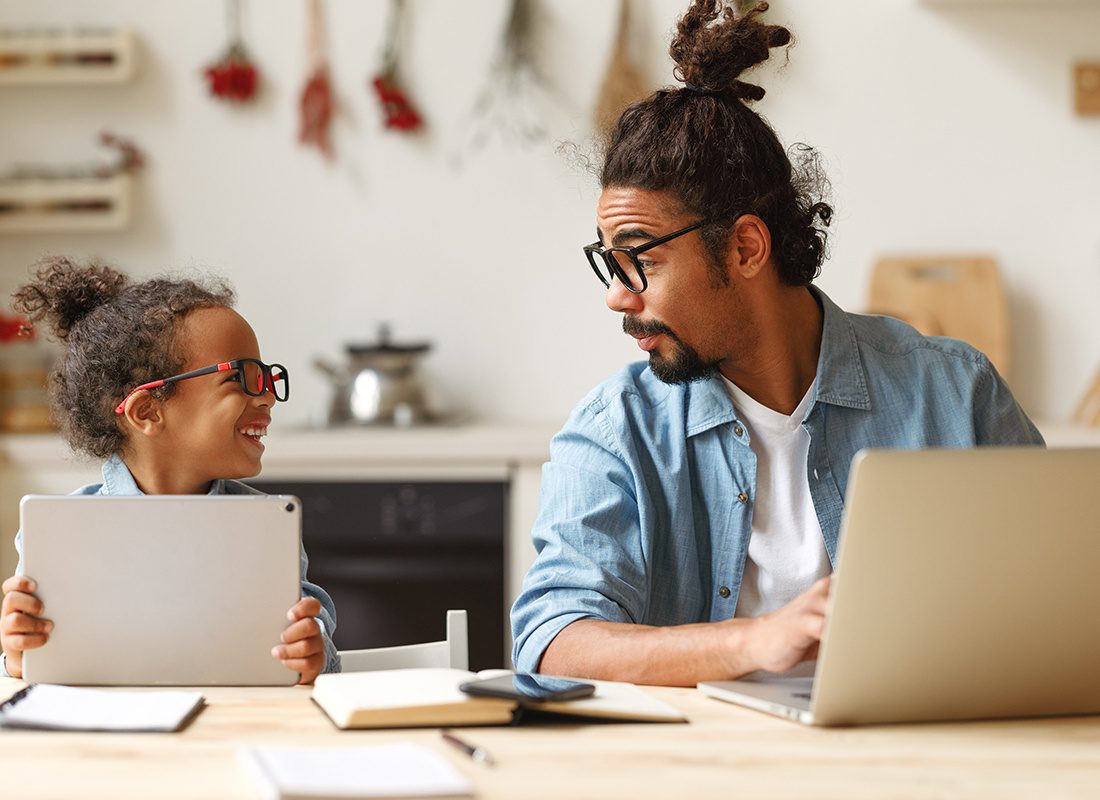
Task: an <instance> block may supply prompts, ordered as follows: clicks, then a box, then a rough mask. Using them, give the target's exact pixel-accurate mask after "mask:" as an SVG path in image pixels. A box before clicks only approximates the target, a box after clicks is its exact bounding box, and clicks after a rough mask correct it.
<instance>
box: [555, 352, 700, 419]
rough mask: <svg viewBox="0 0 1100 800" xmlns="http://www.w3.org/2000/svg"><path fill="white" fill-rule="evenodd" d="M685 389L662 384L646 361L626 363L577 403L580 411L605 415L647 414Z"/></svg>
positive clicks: (673, 398)
mask: <svg viewBox="0 0 1100 800" xmlns="http://www.w3.org/2000/svg"><path fill="white" fill-rule="evenodd" d="M683 392H684V387H683V386H679V385H674V384H667V383H664V382H662V381H660V380H659V379H658V378H657V377H656V376H655V375H654V374H653V371H652V370H650V369H649V364H648V363H647V362H645V361H636V362H634V363H633V364H627V365H626V366H625V367H623V368H622V369H620V370H619V371H618V372H616V373H615V374H614V375H612V376H611V377H610V378H608V379H607V380H605V381H603V382H602V383H600V384H598V385H597V386H596V387H595V388H594V389H592V391H590V392H589V393H588V394H587V395H585V397H584V399H582V400H581V401H580V403H578V404H577V411H587V412H588V413H591V414H597V415H598V414H603V413H607V412H613V411H615V410H619V409H623V410H627V411H629V412H630V413H632V414H639V413H640V414H644V413H645V412H646V411H647V410H650V409H656V408H658V407H660V406H663V405H665V404H667V403H668V402H669V401H670V400H675V398H676V396H677V395H682V394H683Z"/></svg>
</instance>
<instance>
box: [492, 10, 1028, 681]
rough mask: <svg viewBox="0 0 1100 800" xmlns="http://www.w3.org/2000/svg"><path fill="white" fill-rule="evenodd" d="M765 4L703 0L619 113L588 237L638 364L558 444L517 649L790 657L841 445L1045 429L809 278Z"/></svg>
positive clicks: (689, 658) (576, 664) (781, 666)
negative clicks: (669, 84) (764, 105)
mask: <svg viewBox="0 0 1100 800" xmlns="http://www.w3.org/2000/svg"><path fill="white" fill-rule="evenodd" d="M766 9H767V5H766V4H760V5H757V6H756V7H755V9H753V10H752V11H750V12H748V13H747V14H744V15H737V14H735V13H734V12H733V11H732V10H730V9H725V8H724V6H723V3H722V2H720V0H697V2H695V3H694V4H693V5H692V7H691V8H690V9H689V11H688V12H687V13H686V14H685V16H684V17H683V19H682V20H681V21H680V24H679V29H678V35H677V37H676V39H675V40H674V42H673V45H672V49H671V52H672V55H673V58H674V60H676V62H677V75H678V76H679V77H681V78H682V79H683V80H684V82H685V86H684V88H682V89H672V90H665V91H660V92H657V93H656V94H654V95H653V96H651V97H650V98H649V99H647V100H645V101H643V102H641V103H638V104H636V105H634V106H632V107H630V108H629V109H627V110H626V111H625V112H624V113H623V115H622V117H621V118H620V119H619V121H618V123H617V125H616V127H615V129H614V130H613V131H612V133H611V137H610V142H609V145H608V149H607V152H606V154H605V157H604V163H603V168H602V171H601V184H602V187H603V192H602V194H601V196H600V199H599V203H598V206H597V210H596V220H597V228H598V234H599V241H598V242H596V243H595V244H593V245H590V246H588V247H586V248H585V251H586V256H587V258H588V260H589V262H590V264H591V266H592V267H593V269H594V270H595V271H596V274H597V276H598V277H599V278H600V280H601V281H602V282H603V284H604V285H605V287H606V290H607V292H606V301H607V305H608V307H609V308H611V309H612V310H613V311H616V312H618V313H621V314H622V315H623V330H624V331H625V332H626V333H627V334H629V335H631V336H633V337H634V338H635V339H637V341H638V345H639V347H641V349H642V350H644V351H646V352H647V353H648V354H649V363H648V365H646V364H644V363H641V364H635V365H631V366H629V367H627V368H626V369H624V370H623V371H622V372H620V373H619V374H618V375H616V376H615V377H613V378H611V379H610V380H608V381H606V382H605V383H603V384H601V385H600V386H598V387H597V388H596V389H595V390H593V391H592V392H591V393H590V394H589V395H588V396H587V397H586V398H585V399H584V400H583V401H582V402H581V403H580V405H579V406H578V407H577V408H576V409H575V410H574V412H573V414H572V416H571V417H570V419H569V421H568V422H567V424H566V426H565V428H564V429H563V430H562V431H561V432H560V433H559V434H558V435H557V436H556V437H555V438H554V440H553V442H552V444H551V460H550V462H549V463H548V464H547V465H546V466H545V468H544V472H543V484H542V501H541V509H540V514H539V518H538V520H537V522H536V524H535V528H534V532H533V538H534V542H535V547H536V549H537V551H538V556H537V558H536V560H535V563H534V565H533V566H532V568H531V570H530V572H529V573H528V575H527V578H526V580H525V582H524V587H523V591H522V593H521V595H520V597H519V598H518V600H517V601H516V604H515V606H514V607H513V609H512V626H513V633H514V638H515V652H514V657H515V662H516V665H517V669H520V670H523V671H541V672H544V673H551V674H567V675H577V676H586V677H590V678H597V679H609V680H626V681H632V682H635V683H651V684H675V685H694V684H695V683H696V682H698V681H702V680H712V679H728V678H735V677H739V676H741V675H744V674H747V673H750V672H754V671H758V670H765V671H771V672H786V671H789V670H792V669H794V668H797V667H799V665H801V669H802V670H803V671H805V670H807V669H809V668H811V667H812V665H810V664H808V663H806V662H810V661H812V659H813V658H814V657H815V656H816V653H817V648H818V643H819V641H820V639H821V634H822V629H823V626H824V621H825V608H826V602H827V599H828V590H829V575H830V574H831V572H832V568H833V565H834V563H835V559H836V551H837V537H838V534H839V525H840V518H841V513H842V510H843V498H844V493H845V490H846V486H847V481H848V469H849V465H850V463H851V461H852V458H853V457H854V455H855V454H856V452H858V451H859V450H860V449H863V448H866V447H907V448H913V447H934V446H944V447H972V446H975V445H985V444H1025V443H1027V444H1042V438H1041V437H1040V435H1039V433H1038V432H1037V431H1036V429H1035V427H1034V426H1033V425H1032V424H1031V422H1030V421H1029V420H1028V419H1027V417H1026V415H1025V414H1024V413H1023V411H1022V410H1021V409H1020V408H1019V406H1018V405H1017V404H1016V402H1015V400H1014V399H1013V397H1012V395H1011V393H1010V392H1009V390H1008V388H1007V387H1006V386H1005V384H1004V383H1003V381H1002V380H1001V378H1000V377H999V376H998V375H997V372H996V370H995V369H994V368H993V366H992V365H991V364H990V363H989V361H988V359H986V358H985V356H983V355H982V354H981V353H979V352H977V351H976V350H974V349H973V348H971V347H969V346H968V345H965V344H963V343H962V342H958V341H954V340H949V339H943V338H926V337H923V336H921V335H920V334H919V333H917V332H916V331H915V330H914V329H912V328H911V327H909V326H907V325H905V324H904V323H901V322H898V321H896V320H891V319H887V318H879V317H861V316H856V315H851V314H846V313H845V312H843V311H842V310H841V309H839V308H838V307H837V306H836V305H835V304H834V303H832V302H831V301H830V300H829V298H828V297H826V296H825V294H824V293H822V292H821V291H820V290H818V289H816V288H815V287H813V286H812V285H811V281H812V280H813V279H814V278H815V277H816V275H817V274H818V271H819V269H820V265H821V261H822V259H823V256H824V240H825V232H824V230H823V228H824V227H826V226H827V225H828V222H829V219H830V217H831V213H832V210H831V208H830V207H829V206H827V205H825V204H824V203H821V202H819V201H815V199H814V196H813V195H814V193H815V192H818V191H819V187H820V185H821V182H822V181H821V179H820V177H819V173H818V171H817V170H816V161H815V159H814V156H813V154H812V151H808V149H803V150H802V151H801V160H800V161H799V163H798V164H795V165H792V163H791V161H790V160H789V158H788V156H787V154H786V152H785V151H784V150H783V148H782V146H781V145H780V144H779V141H778V139H777V137H776V136H775V133H774V132H773V131H772V130H771V128H770V127H769V126H768V124H767V123H766V122H764V121H763V119H762V118H760V117H759V116H758V115H756V114H755V112H753V111H752V110H751V109H749V108H748V106H747V105H746V102H745V101H747V100H753V99H759V98H760V97H762V96H763V90H762V89H760V88H759V87H756V86H753V85H751V84H746V83H744V82H743V81H741V80H740V79H739V74H740V72H741V70H742V69H744V68H747V67H749V66H752V65H753V64H756V63H759V62H761V61H763V60H765V59H767V57H768V49H769V48H770V47H775V46H779V45H783V44H786V43H788V42H789V40H790V34H789V33H788V32H787V31H786V30H785V29H783V28H778V27H776V26H770V25H765V24H763V23H762V22H761V21H760V20H759V18H758V17H759V15H760V14H761V13H762V12H763V11H766ZM929 502H934V499H932V498H930V499H929ZM899 624H904V621H899Z"/></svg>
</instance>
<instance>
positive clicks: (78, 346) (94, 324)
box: [0, 258, 340, 683]
mask: <svg viewBox="0 0 1100 800" xmlns="http://www.w3.org/2000/svg"><path fill="white" fill-rule="evenodd" d="M233 300H234V297H233V292H232V290H231V289H230V288H228V287H227V286H226V285H224V284H215V285H212V286H204V285H201V284H199V283H196V282H194V281H189V280H178V281H177V280H167V279H152V280H147V281H143V282H141V283H131V282H129V281H128V279H127V278H126V276H124V275H122V274H121V273H119V272H116V271H115V270H113V269H110V268H108V267H103V266H98V265H91V266H80V265H78V264H74V263H73V262H71V261H69V260H68V259H64V258H58V259H52V260H47V261H45V262H43V263H42V264H40V265H39V269H38V271H37V274H36V276H35V279H34V280H33V281H32V282H31V283H28V284H27V285H26V286H23V287H22V288H21V289H19V290H18V291H17V292H16V293H15V307H16V308H17V309H18V310H19V311H20V312H21V313H23V314H25V315H26V316H28V317H29V318H30V319H31V320H32V322H38V321H42V320H44V321H45V322H46V323H47V324H48V325H49V326H50V327H51V328H52V330H53V333H54V334H55V335H56V337H57V338H58V339H59V340H60V341H61V342H62V343H63V344H64V346H65V347H64V353H63V354H62V356H61V360H60V362H59V363H58V366H57V370H56V371H55V373H54V374H53V376H52V377H51V386H50V397H51V402H52V404H53V408H54V415H55V416H56V418H57V420H58V422H59V423H60V425H61V428H62V432H63V433H64V434H65V436H66V438H67V439H68V441H69V443H70V444H71V445H72V447H73V448H74V449H75V450H79V451H83V452H85V453H88V454H90V455H93V456H96V457H99V458H103V459H106V461H105V463H104V465H103V483H101V484H92V485H90V486H85V487H84V488H82V489H79V490H77V492H75V494H92V495H137V494H255V493H257V492H256V490H254V489H251V488H249V487H248V486H245V485H244V484H242V483H238V482H237V481H235V480H230V479H231V478H249V477H252V476H254V475H257V474H259V472H260V459H261V457H262V456H263V452H264V446H263V444H262V442H261V441H260V440H261V438H262V437H263V436H264V435H265V434H266V433H267V426H268V424H269V423H270V422H271V410H272V406H274V404H275V402H276V401H277V400H286V399H287V396H288V394H289V379H288V376H287V373H286V370H285V368H283V367H281V366H279V365H270V366H269V365H267V364H264V363H263V362H261V361H260V360H259V359H260V348H259V345H258V344H257V342H256V334H255V333H254V332H253V331H252V328H251V327H249V325H248V323H247V322H245V320H244V318H243V317H241V316H240V314H238V313H237V312H236V311H234V310H233V309H232V306H233ZM15 546H16V549H17V550H18V551H19V554H20V566H19V567H17V568H16V574H15V575H14V576H13V577H11V578H9V579H8V580H7V581H5V582H4V584H3V591H4V600H3V607H2V609H0V643H2V645H3V656H2V657H0V675H10V676H12V677H17V678H18V677H22V674H23V652H24V651H25V650H30V649H32V648H35V647H41V646H42V645H44V644H45V643H46V641H47V640H48V639H49V635H50V631H51V630H52V629H53V623H52V622H50V621H49V620H48V619H46V618H44V617H43V614H44V608H43V604H42V603H41V601H39V600H38V598H37V597H35V595H34V592H35V591H36V589H37V587H36V585H35V583H34V581H33V580H32V579H31V578H30V577H28V576H24V575H22V571H23V570H22V534H21V533H20V534H19V535H17V536H16V539H15ZM306 567H307V561H306V554H305V550H302V554H301V575H302V599H301V600H300V601H298V602H297V603H296V604H295V605H294V607H293V608H291V609H290V611H289V612H288V614H287V616H288V619H289V620H290V624H289V625H288V627H287V628H286V630H285V631H284V632H283V635H282V642H281V643H280V644H278V645H277V646H276V647H275V648H274V649H273V650H272V656H273V657H274V658H277V659H280V660H281V661H282V662H283V664H284V665H286V667H287V669H289V670H291V671H292V672H297V673H299V674H300V682H301V683H312V682H313V680H314V678H316V677H317V675H318V674H319V673H320V672H322V671H324V672H338V671H339V669H340V657H339V655H338V654H337V652H336V648H335V646H334V645H333V643H332V632H333V631H334V630H335V628H336V610H335V608H334V607H333V604H332V599H331V598H330V597H329V596H328V594H327V593H326V592H325V591H324V590H323V589H321V588H320V587H319V586H315V585H314V584H312V583H309V582H308V581H306V579H305V576H306Z"/></svg>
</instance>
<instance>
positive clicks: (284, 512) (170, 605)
mask: <svg viewBox="0 0 1100 800" xmlns="http://www.w3.org/2000/svg"><path fill="white" fill-rule="evenodd" d="M19 510H20V520H21V527H22V531H23V567H24V572H25V574H27V575H28V576H29V577H31V578H33V579H34V580H35V581H37V583H38V592H37V594H38V597H39V598H40V599H41V600H42V602H43V603H44V604H45V616H46V617H47V618H48V619H51V620H53V622H54V630H53V631H52V633H51V634H50V638H49V641H48V642H47V643H46V644H45V646H43V647H41V648H39V649H36V650H28V651H26V653H24V655H23V675H24V678H25V680H27V681H29V682H32V683H65V684H82V685H100V686H105V685H126V686H162V685H163V686H211V685H225V686H264V685H289V684H292V683H295V682H296V681H297V679H298V676H297V675H296V674H294V673H292V672H291V671H290V670H288V669H287V668H286V667H284V666H283V665H282V664H281V663H280V662H279V661H277V660H275V659H274V658H272V656H271V648H272V647H274V646H275V645H277V644H278V643H279V636H280V634H281V633H282V631H283V629H284V628H285V627H286V626H287V624H288V622H287V617H286V613H287V611H288V610H289V609H290V607H291V606H292V605H294V603H295V602H297V600H298V598H299V596H300V591H301V583H300V576H299V569H300V567H299V548H300V546H301V545H300V541H301V503H300V502H299V501H298V499H297V498H296V497H290V496H280V495H247V496H217V497H211V496H203V495H185V496H166V495H157V496H140V497H97V496H77V497H71V496H70V497H46V496H37V495H29V496H27V497H24V498H23V501H22V503H21V504H20V507H19Z"/></svg>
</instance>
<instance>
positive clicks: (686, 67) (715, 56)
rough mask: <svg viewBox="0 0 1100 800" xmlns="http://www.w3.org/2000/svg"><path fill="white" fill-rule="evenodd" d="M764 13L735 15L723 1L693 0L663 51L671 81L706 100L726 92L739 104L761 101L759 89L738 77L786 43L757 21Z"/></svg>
mask: <svg viewBox="0 0 1100 800" xmlns="http://www.w3.org/2000/svg"><path fill="white" fill-rule="evenodd" d="M767 10H768V4H767V3H763V2H762V3H757V4H756V5H753V6H752V7H751V8H749V9H748V10H747V11H741V12H739V11H737V10H736V9H735V8H733V7H732V6H729V5H727V3H726V0H695V2H694V3H692V5H691V8H689V9H688V10H687V12H686V13H685V14H684V16H683V17H681V18H680V22H679V23H678V24H677V26H676V36H675V38H674V39H673V40H672V45H671V47H669V54H670V55H671V56H672V60H673V61H674V62H676V68H675V71H674V74H675V75H676V78H677V79H679V80H681V81H683V82H684V83H686V84H687V85H688V87H689V88H690V89H692V90H695V91H701V92H703V93H706V94H719V93H725V92H728V93H730V94H731V95H733V96H734V97H737V98H739V99H741V100H759V99H761V98H762V97H763V96H764V90H763V88H761V87H760V86H756V85H755V84H752V83H746V82H744V81H742V80H740V79H739V76H740V75H741V73H742V72H744V71H745V70H748V69H750V68H751V67H754V66H756V65H757V64H760V63H763V62H764V61H767V60H768V57H769V55H770V53H769V51H770V50H771V48H773V47H782V46H784V45H787V44H790V43H791V32H790V31H789V30H787V29H786V28H784V27H782V26H781V25H766V24H764V23H763V22H761V21H760V20H759V19H758V17H759V16H760V15H761V14H763V13H764V12H765V11H767Z"/></svg>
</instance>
